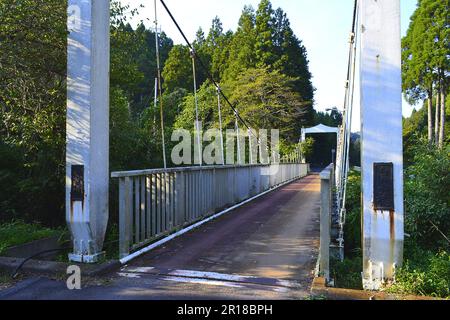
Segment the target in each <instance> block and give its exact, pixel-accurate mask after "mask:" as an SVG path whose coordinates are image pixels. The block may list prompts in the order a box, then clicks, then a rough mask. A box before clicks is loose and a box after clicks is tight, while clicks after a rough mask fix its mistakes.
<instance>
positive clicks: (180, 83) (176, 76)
mask: <svg viewBox="0 0 450 320" xmlns="http://www.w3.org/2000/svg"><path fill="white" fill-rule="evenodd" d="M162 77H163V78H164V90H166V91H169V92H171V91H173V90H175V89H176V88H183V89H186V90H191V91H192V88H193V87H194V78H193V75H192V62H191V57H190V53H189V48H188V47H186V46H183V45H176V46H174V47H173V48H172V50H171V51H170V53H169V57H168V59H167V61H166V65H165V66H164V70H163V73H162Z"/></svg>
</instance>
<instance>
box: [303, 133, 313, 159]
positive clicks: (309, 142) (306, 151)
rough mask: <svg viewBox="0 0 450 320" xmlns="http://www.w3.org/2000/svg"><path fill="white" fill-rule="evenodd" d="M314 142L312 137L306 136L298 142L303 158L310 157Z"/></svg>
mask: <svg viewBox="0 0 450 320" xmlns="http://www.w3.org/2000/svg"><path fill="white" fill-rule="evenodd" d="M314 143H315V141H314V139H313V138H306V140H305V141H303V142H301V143H300V152H301V154H302V155H303V157H304V158H305V159H306V158H308V157H310V156H311V154H312V153H313V150H314Z"/></svg>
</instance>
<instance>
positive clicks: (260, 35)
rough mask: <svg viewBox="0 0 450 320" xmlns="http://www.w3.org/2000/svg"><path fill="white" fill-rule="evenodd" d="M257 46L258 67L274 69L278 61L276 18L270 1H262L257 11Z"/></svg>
mask: <svg viewBox="0 0 450 320" xmlns="http://www.w3.org/2000/svg"><path fill="white" fill-rule="evenodd" d="M255 27H256V44H255V53H256V59H257V66H258V67H269V68H272V67H274V64H275V63H276V61H277V55H276V49H275V44H274V35H275V18H274V10H273V8H272V4H271V2H270V1H269V0H261V2H260V3H259V6H258V10H257V11H256V21H255Z"/></svg>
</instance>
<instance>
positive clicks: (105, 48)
mask: <svg viewBox="0 0 450 320" xmlns="http://www.w3.org/2000/svg"><path fill="white" fill-rule="evenodd" d="M68 5H69V7H68V30H69V37H68V57H67V149H66V220H67V223H68V226H69V229H70V231H71V234H72V239H73V246H74V252H73V253H72V254H70V255H69V259H70V260H71V261H75V262H83V263H93V262H96V261H98V260H99V258H100V257H101V256H102V248H103V241H104V237H105V232H106V227H107V224H108V194H109V192H108V186H109V18H110V14H109V0H69V1H68Z"/></svg>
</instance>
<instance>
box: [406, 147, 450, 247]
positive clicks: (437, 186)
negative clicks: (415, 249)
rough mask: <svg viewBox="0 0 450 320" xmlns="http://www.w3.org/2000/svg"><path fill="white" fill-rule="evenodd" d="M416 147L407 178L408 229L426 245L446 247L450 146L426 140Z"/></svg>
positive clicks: (449, 222)
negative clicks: (428, 142)
mask: <svg viewBox="0 0 450 320" xmlns="http://www.w3.org/2000/svg"><path fill="white" fill-rule="evenodd" d="M414 150H415V152H414V154H415V157H414V164H413V165H411V166H410V167H409V168H408V169H407V170H406V179H405V180H406V181H405V209H406V214H405V228H406V232H408V233H410V234H411V237H413V239H414V241H415V242H416V243H417V244H419V245H421V246H423V247H429V248H445V247H446V246H448V242H447V241H446V240H445V239H444V238H443V237H442V235H441V233H443V234H444V235H450V219H449V218H450V210H449V208H450V193H449V192H448V186H449V185H450V153H449V152H450V148H449V147H447V148H446V149H443V150H438V149H437V148H436V147H434V146H428V145H427V144H426V143H425V142H424V141H423V142H422V143H421V144H419V145H418V146H417V147H416V148H415V149H414ZM436 227H437V228H438V229H439V230H440V232H441V233H440V232H439V231H438V230H437V229H436Z"/></svg>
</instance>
